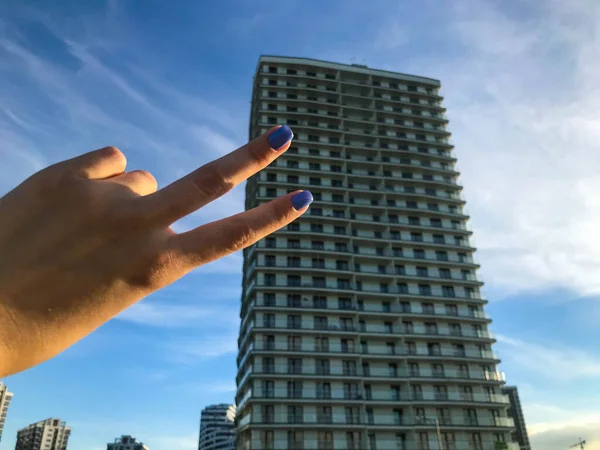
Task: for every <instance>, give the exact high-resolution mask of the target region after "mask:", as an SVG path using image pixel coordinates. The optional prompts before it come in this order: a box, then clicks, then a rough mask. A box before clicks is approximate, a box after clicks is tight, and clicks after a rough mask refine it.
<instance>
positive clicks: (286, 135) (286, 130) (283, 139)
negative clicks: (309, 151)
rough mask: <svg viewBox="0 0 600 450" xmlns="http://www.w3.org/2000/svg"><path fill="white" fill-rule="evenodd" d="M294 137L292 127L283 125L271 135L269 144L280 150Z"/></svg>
mask: <svg viewBox="0 0 600 450" xmlns="http://www.w3.org/2000/svg"><path fill="white" fill-rule="evenodd" d="M293 138H294V133H293V132H292V129H291V128H290V127H288V126H287V125H282V126H280V127H279V128H277V129H276V130H275V131H273V132H272V133H271V134H270V135H269V145H270V146H271V148H272V149H273V150H279V149H281V147H283V146H284V145H285V144H287V143H288V142H290V141H291V140H292V139H293Z"/></svg>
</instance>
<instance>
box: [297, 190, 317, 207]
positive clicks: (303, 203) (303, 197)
mask: <svg viewBox="0 0 600 450" xmlns="http://www.w3.org/2000/svg"><path fill="white" fill-rule="evenodd" d="M312 202H313V196H312V194H311V193H310V191H302V192H298V193H297V194H296V195H294V196H293V197H292V206H293V207H294V209H295V210H296V211H300V210H301V209H304V208H306V207H307V206H308V205H310V204H311V203H312Z"/></svg>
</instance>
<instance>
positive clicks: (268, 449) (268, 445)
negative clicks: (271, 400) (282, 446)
mask: <svg viewBox="0 0 600 450" xmlns="http://www.w3.org/2000/svg"><path fill="white" fill-rule="evenodd" d="M267 407H268V406H263V422H264V423H273V420H270V421H266V420H265V408H267ZM270 408H273V406H270ZM272 415H273V413H272V412H271V416H270V417H271V418H272ZM260 448H263V449H265V450H274V449H275V439H274V437H273V431H261V432H260Z"/></svg>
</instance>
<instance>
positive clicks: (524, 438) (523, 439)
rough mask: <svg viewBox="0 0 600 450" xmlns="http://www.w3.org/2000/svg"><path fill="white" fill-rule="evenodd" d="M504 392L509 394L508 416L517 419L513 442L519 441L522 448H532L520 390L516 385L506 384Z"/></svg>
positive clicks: (522, 449) (528, 449)
mask: <svg viewBox="0 0 600 450" xmlns="http://www.w3.org/2000/svg"><path fill="white" fill-rule="evenodd" d="M502 392H503V393H504V394H506V395H508V398H509V400H510V406H509V407H508V417H511V418H512V419H513V420H514V421H515V430H514V431H513V435H512V440H513V442H518V443H519V448H520V450H531V445H530V444H529V436H528V435H527V426H526V424H525V416H524V415H523V409H522V408H521V400H520V399H519V391H518V390H517V387H516V386H504V387H503V388H502Z"/></svg>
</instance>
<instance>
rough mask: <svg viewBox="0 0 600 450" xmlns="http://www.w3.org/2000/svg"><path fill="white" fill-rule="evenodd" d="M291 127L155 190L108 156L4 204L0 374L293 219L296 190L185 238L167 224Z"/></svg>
mask: <svg viewBox="0 0 600 450" xmlns="http://www.w3.org/2000/svg"><path fill="white" fill-rule="evenodd" d="M292 137H293V135H292V132H291V130H290V129H289V127H287V126H283V127H279V128H273V129H271V130H270V131H269V132H268V133H266V134H265V135H263V136H260V137H258V138H256V139H254V140H253V141H252V142H250V143H248V144H246V145H244V146H243V147H241V148H239V149H238V150H236V151H234V152H233V153H230V154H229V155H226V156H224V157H222V158H220V159H218V160H216V161H213V162H211V163H209V164H207V165H205V166H203V167H201V168H199V169H197V170H196V171H194V172H192V173H190V174H189V175H187V176H186V177H184V178H182V179H180V180H178V181H176V182H174V183H173V184H171V185H169V186H167V187H165V188H164V189H161V190H159V191H157V183H156V180H155V179H154V177H153V176H152V175H151V174H149V173H147V172H144V171H139V170H136V171H132V172H125V165H126V160H125V156H124V155H123V154H122V153H121V152H120V151H119V150H118V149H116V148H114V147H106V148H103V149H101V150H96V151H93V152H90V153H87V154H84V155H81V156H79V157H77V158H74V159H71V160H68V161H63V162H61V163H58V164H55V165H53V166H50V167H48V168H46V169H44V170H42V171H40V172H38V173H36V174H35V175H33V176H32V177H31V178H29V179H28V180H26V181H25V182H24V183H22V184H21V185H20V186H18V187H17V188H15V189H14V190H13V191H11V192H9V193H8V194H7V195H6V196H5V197H3V198H0V376H5V375H9V374H13V373H16V372H18V371H21V370H24V369H27V368H29V367H32V366H33V365H35V364H38V363H40V362H42V361H45V360H47V359H49V358H51V357H53V356H55V355H56V354H58V353H59V352H61V351H63V350H65V349H66V348H67V347H69V346H70V345H72V344H73V343H75V342H77V341H78V340H79V339H81V338H82V337H84V336H86V335H87V334H89V333H91V332H92V331H93V330H95V329H96V328H98V327H99V326H100V325H102V324H103V323H105V322H106V321H108V320H110V319H111V318H113V317H114V316H116V315H117V314H118V313H119V312H121V311H123V310H124V309H125V308H127V307H129V306H131V305H132V304H134V303H135V302H137V301H139V300H141V299H142V298H144V297H145V296H147V295H148V294H150V293H152V292H153V291H156V290H158V289H160V288H162V287H164V286H166V285H168V284H170V283H172V282H173V281H175V280H177V279H178V278H180V277H182V276H183V275H185V274H186V273H187V272H189V271H190V270H192V269H194V268H196V267H198V266H200V265H202V264H205V263H207V262H210V261H213V260H215V259H218V258H221V257H222V256H225V255H228V254H230V253H232V252H235V251H237V250H240V249H242V248H244V247H246V246H248V245H251V244H253V243H254V242H256V241H258V240H259V239H261V238H263V237H264V236H266V235H268V234H269V233H272V232H273V231H275V230H277V229H279V228H281V227H282V226H284V225H286V224H288V223H289V222H291V221H293V220H294V219H296V218H297V217H299V216H300V215H301V214H302V213H303V212H304V211H305V210H306V209H307V207H308V205H309V204H310V202H311V201H312V196H311V194H310V192H308V191H298V192H295V193H291V194H288V195H286V196H284V197H281V198H278V199H275V200H273V201H271V202H269V203H267V204H265V205H262V206H259V207H258V208H255V209H252V210H249V211H245V212H243V213H241V214H237V215H235V216H232V217H228V218H226V219H223V220H219V221H217V222H212V223H209V224H206V225H203V226H201V227H198V228H196V229H194V230H192V231H189V232H187V233H182V234H176V233H175V232H173V231H172V230H171V229H170V225H171V224H172V223H173V222H175V221H177V220H178V219H180V218H182V217H184V216H186V215H187V214H190V213H191V212H193V211H196V210H197V209H199V208H201V207H203V206H204V205H206V204H207V203H209V202H211V201H212V200H214V199H216V198H218V197H220V196H221V195H223V194H225V193H226V192H227V191H229V190H230V189H231V188H233V187H234V186H235V185H237V184H238V183H240V182H242V181H243V180H245V179H246V178H248V177H249V176H251V175H253V174H254V173H256V172H258V171H259V170H261V169H262V168H263V167H265V166H267V165H268V164H270V163H271V162H272V161H273V160H274V159H275V158H277V156H279V155H280V154H281V153H283V152H284V151H285V150H287V149H288V147H289V145H290V142H291V139H292Z"/></svg>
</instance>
